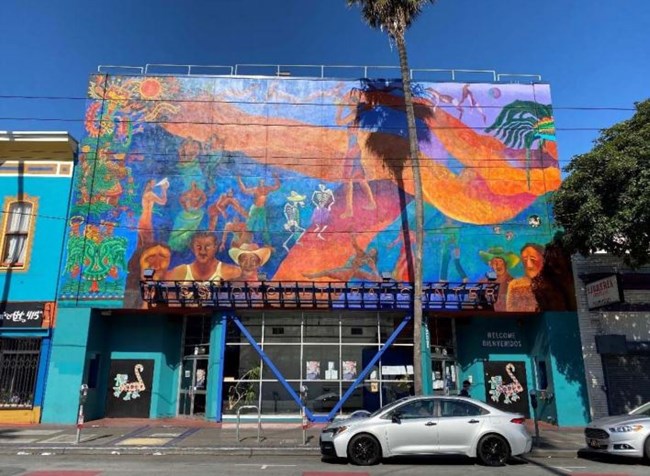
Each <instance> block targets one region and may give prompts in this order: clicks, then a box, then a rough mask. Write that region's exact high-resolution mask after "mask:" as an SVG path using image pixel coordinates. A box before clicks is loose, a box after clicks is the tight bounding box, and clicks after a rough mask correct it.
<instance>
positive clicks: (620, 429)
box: [609, 425, 643, 433]
mask: <svg viewBox="0 0 650 476" xmlns="http://www.w3.org/2000/svg"><path fill="white" fill-rule="evenodd" d="M641 430H643V425H622V426H615V427H612V428H610V429H609V431H611V432H612V433H628V432H630V431H641Z"/></svg>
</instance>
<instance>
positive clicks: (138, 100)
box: [0, 94, 636, 111]
mask: <svg viewBox="0 0 650 476" xmlns="http://www.w3.org/2000/svg"><path fill="white" fill-rule="evenodd" d="M0 99H7V100H11V99H16V100H51V101H58V100H63V101H65V100H70V101H98V102H99V101H103V102H108V103H111V102H116V103H124V102H131V103H148V102H154V103H155V102H165V103H172V104H173V103H183V104H193V103H196V104H201V103H213V104H242V105H269V106H282V105H286V106H295V107H302V106H318V107H332V106H337V107H339V106H344V107H351V108H355V107H357V106H364V105H365V104H367V103H364V102H360V103H345V102H331V103H330V102H326V103H323V102H288V101H243V100H219V99H157V98H139V97H130V98H125V99H113V98H95V97H81V96H32V95H10V94H0ZM416 105H417V107H423V106H424V104H421V103H417V104H416ZM551 105H552V107H553V110H565V111H636V108H634V107H629V106H628V107H625V106H556V105H554V104H551ZM373 106H378V107H380V106H383V107H388V108H390V107H391V106H388V105H383V104H377V105H373ZM458 107H460V108H462V109H503V106H498V105H471V104H467V105H465V104H462V105H459V106H455V105H453V104H437V105H435V106H434V105H431V106H429V108H430V109H453V110H458Z"/></svg>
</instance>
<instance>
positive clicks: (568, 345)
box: [456, 312, 589, 426]
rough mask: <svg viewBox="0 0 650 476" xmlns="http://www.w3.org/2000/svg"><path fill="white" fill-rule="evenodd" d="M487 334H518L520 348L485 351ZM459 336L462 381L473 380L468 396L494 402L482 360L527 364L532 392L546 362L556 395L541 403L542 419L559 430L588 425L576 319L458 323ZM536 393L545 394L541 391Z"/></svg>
mask: <svg viewBox="0 0 650 476" xmlns="http://www.w3.org/2000/svg"><path fill="white" fill-rule="evenodd" d="M488 332H514V333H515V334H516V336H517V339H518V340H520V341H521V343H522V347H521V348H518V349H517V350H516V351H515V350H513V349H512V348H494V347H492V348H486V347H484V346H483V345H482V341H483V340H484V339H486V336H487V333H488ZM456 335H457V342H458V349H459V352H458V363H459V366H460V375H459V380H460V381H462V380H464V379H467V378H470V377H471V380H472V388H471V390H470V394H471V396H472V397H473V398H476V399H478V400H482V401H485V402H488V403H489V402H490V400H489V396H488V395H487V392H486V390H485V378H484V370H483V362H484V361H492V362H503V361H507V360H516V361H523V362H525V363H526V383H527V386H528V390H529V391H530V390H531V389H536V388H537V386H538V382H537V362H540V361H543V362H546V368H547V379H548V387H547V395H552V396H551V397H550V398H548V399H545V398H540V399H538V408H537V415H538V418H539V420H540V421H546V422H550V423H555V424H557V425H558V426H583V425H586V424H587V422H588V421H589V420H588V414H589V412H588V403H587V402H588V401H587V394H586V385H585V380H584V363H583V360H582V354H581V352H580V332H579V328H578V321H577V314H575V313H572V312H547V313H544V314H541V315H536V316H532V315H528V316H522V317H519V318H514V319H513V318H503V319H498V318H484V317H479V318H471V319H467V320H465V319H459V320H458V321H457V322H456ZM537 393H538V395H541V393H540V392H539V391H538V392H537ZM529 405H530V401H529ZM529 411H530V415H531V417H532V416H533V415H534V412H533V408H532V407H530V408H529Z"/></svg>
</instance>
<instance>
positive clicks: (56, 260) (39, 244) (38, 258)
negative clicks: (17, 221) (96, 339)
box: [0, 176, 72, 301]
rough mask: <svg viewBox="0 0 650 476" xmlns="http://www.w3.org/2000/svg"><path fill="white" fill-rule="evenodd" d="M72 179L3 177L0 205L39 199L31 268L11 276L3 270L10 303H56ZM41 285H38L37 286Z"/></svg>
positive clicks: (2, 285)
mask: <svg viewBox="0 0 650 476" xmlns="http://www.w3.org/2000/svg"><path fill="white" fill-rule="evenodd" d="M71 184H72V179H71V178H70V177H22V178H21V179H20V180H19V179H18V177H16V176H13V177H12V176H0V193H1V195H0V206H1V205H2V204H4V201H5V199H6V198H7V197H12V198H14V197H16V196H17V195H18V192H19V191H20V190H22V192H23V193H24V195H26V196H29V197H36V198H38V209H37V210H36V217H35V218H34V219H35V222H34V238H33V241H32V247H31V259H30V261H29V268H28V269H27V270H25V271H22V270H15V271H12V272H11V273H8V272H6V271H0V289H3V290H5V289H6V290H7V292H6V296H4V295H3V298H4V297H6V300H7V301H54V300H55V299H56V289H57V283H58V278H59V274H60V273H59V268H60V259H61V254H62V252H63V241H64V237H65V232H66V230H67V221H66V217H67V213H68V200H69V196H70V187H71ZM34 283H38V286H34Z"/></svg>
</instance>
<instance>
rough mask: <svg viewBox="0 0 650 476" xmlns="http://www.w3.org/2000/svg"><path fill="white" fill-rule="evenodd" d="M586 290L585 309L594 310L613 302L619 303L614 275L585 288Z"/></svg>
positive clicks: (619, 294)
mask: <svg viewBox="0 0 650 476" xmlns="http://www.w3.org/2000/svg"><path fill="white" fill-rule="evenodd" d="M585 288H586V290H587V307H588V308H589V309H596V308H597V307H602V306H606V305H607V304H612V303H615V302H621V293H620V290H619V287H618V278H617V276H616V275H615V274H612V275H611V276H607V277H606V278H603V279H599V280H598V281H594V282H593V283H589V284H587V285H586V286H585Z"/></svg>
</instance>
